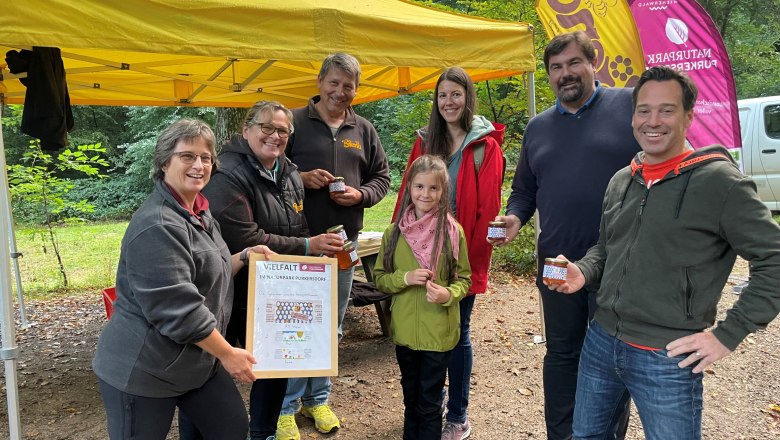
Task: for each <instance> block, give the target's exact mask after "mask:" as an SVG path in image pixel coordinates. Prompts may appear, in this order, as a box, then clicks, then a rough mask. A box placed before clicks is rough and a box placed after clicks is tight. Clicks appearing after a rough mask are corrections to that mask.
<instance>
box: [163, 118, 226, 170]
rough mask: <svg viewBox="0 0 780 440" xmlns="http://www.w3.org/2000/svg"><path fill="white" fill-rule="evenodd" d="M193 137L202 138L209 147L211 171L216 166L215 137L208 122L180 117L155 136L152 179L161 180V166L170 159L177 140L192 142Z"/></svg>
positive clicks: (166, 163)
mask: <svg viewBox="0 0 780 440" xmlns="http://www.w3.org/2000/svg"><path fill="white" fill-rule="evenodd" d="M195 139H203V140H205V141H206V144H207V145H208V147H209V153H211V157H212V162H211V163H212V171H213V170H214V169H216V167H217V152H216V144H217V138H216V137H215V136H214V132H213V131H212V130H211V127H209V125H208V124H206V123H205V122H203V121H198V120H197V119H180V120H178V121H176V122H174V123H173V124H171V125H169V126H168V127H167V128H166V129H165V130H163V132H162V133H160V137H158V138H157V145H155V147H154V158H153V160H152V179H159V180H163V179H164V178H165V171H163V167H165V166H166V165H168V162H170V161H171V158H172V157H173V153H174V152H175V151H176V144H177V143H179V141H184V142H192V141H193V140H195Z"/></svg>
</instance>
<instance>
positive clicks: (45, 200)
mask: <svg viewBox="0 0 780 440" xmlns="http://www.w3.org/2000/svg"><path fill="white" fill-rule="evenodd" d="M103 153H105V148H103V147H101V146H100V144H95V145H80V146H78V147H76V148H75V149H66V150H65V151H63V152H62V153H59V154H58V155H56V156H54V155H52V154H49V153H47V152H44V151H43V150H41V146H40V142H39V141H37V140H33V141H30V143H29V146H28V151H27V152H26V153H24V155H23V157H22V162H23V163H21V164H14V165H9V166H8V167H7V168H8V183H9V186H10V191H11V198H12V201H14V202H19V204H17V206H22V207H24V208H28V209H30V211H31V212H32V213H33V215H34V214H35V213H37V214H38V222H39V223H41V224H43V225H45V226H46V229H47V232H48V240H49V243H50V244H51V247H52V250H53V251H54V253H55V255H56V257H57V261H58V263H59V267H60V274H61V275H62V282H63V286H64V287H68V276H67V273H66V271H65V265H64V263H63V261H62V257H61V255H60V252H59V246H58V243H57V235H56V233H55V231H54V228H53V225H54V223H55V222H57V221H60V220H74V218H68V219H65V218H62V216H61V214H62V213H63V212H64V211H65V210H66V209H67V210H70V211H71V212H77V213H86V212H91V211H92V210H93V209H94V207H93V206H92V205H90V204H89V203H87V201H86V200H83V199H82V200H79V201H72V200H68V199H67V198H66V197H65V195H66V194H67V193H68V192H69V191H70V190H71V189H73V186H74V184H73V182H72V181H71V180H70V179H67V178H64V177H62V175H63V174H66V173H76V174H81V175H85V176H88V177H96V178H99V177H104V175H103V174H101V172H100V168H99V167H107V166H108V161H106V160H105V159H104V158H103V157H102V154H103ZM22 203H23V204H22ZM28 213H29V212H28Z"/></svg>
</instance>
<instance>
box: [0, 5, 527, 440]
mask: <svg viewBox="0 0 780 440" xmlns="http://www.w3.org/2000/svg"><path fill="white" fill-rule="evenodd" d="M0 11H2V12H1V13H0V55H4V54H5V52H7V51H8V50H13V49H25V48H30V47H32V46H51V47H58V48H60V49H61V50H62V55H63V61H64V65H65V69H66V74H67V81H68V88H69V91H70V97H71V102H72V103H73V104H94V105H154V106H173V105H186V106H214V107H219V106H222V107H248V106H250V105H251V104H252V103H254V102H256V101H258V100H261V99H274V100H278V101H281V102H283V103H284V104H286V105H287V106H289V107H298V106H302V105H304V104H305V102H306V100H307V99H308V98H309V97H310V96H313V95H315V94H316V93H317V92H316V84H315V83H316V81H315V80H316V77H317V73H318V71H319V66H320V62H321V61H322V59H323V58H325V56H326V55H328V54H329V53H332V52H337V51H343V52H348V53H350V54H352V55H354V56H356V57H357V58H358V60H359V61H360V62H361V65H362V68H363V76H362V78H361V86H360V88H359V89H358V96H357V98H356V99H355V103H359V102H366V101H371V100H376V99H381V98H386V97H391V96H395V95H398V94H404V93H409V92H414V91H418V90H425V89H431V88H433V86H434V85H435V81H436V79H437V77H438V76H439V74H440V72H441V71H442V70H443V69H444V68H447V67H450V66H454V65H459V66H461V67H463V68H465V69H466V70H467V71H468V72H469V74H470V75H471V77H472V78H473V79H474V80H475V81H482V80H487V79H493V78H502V77H507V76H511V75H518V74H522V73H532V72H533V71H534V70H535V68H536V62H535V59H534V46H533V31H532V29H531V27H530V26H529V25H528V24H525V23H507V22H500V21H494V20H487V19H482V18H475V17H467V16H462V15H458V14H451V13H447V12H442V11H438V10H434V9H430V8H426V7H422V6H419V5H415V4H412V3H409V2H405V1H394V0H296V1H294V2H282V1H279V0H273V1H267V0H76V1H74V0H25V1H6V2H4V3H3V5H2V6H0ZM3 58H4V57H3V56H0V103H5V104H21V103H23V102H24V95H25V89H24V87H23V86H22V85H21V83H20V82H19V80H18V79H19V78H20V75H14V74H11V73H10V72H9V71H8V69H7V67H6V66H5V65H4V64H3V62H4V60H3ZM22 75H23V74H22ZM531 80H533V75H531ZM529 103H530V105H531V113H533V111H534V107H533V86H531V87H529ZM0 108H1V107H0ZM1 128H2V127H1V126H0V129H1ZM7 186H8V185H7V178H6V174H5V158H4V152H3V142H2V133H1V132H0V216H2V217H3V220H2V221H0V237H2V238H0V239H4V237H8V236H9V235H10V234H9V232H10V229H9V226H10V225H9V224H8V222H7V221H6V220H5V219H6V218H8V217H9V214H10V210H9V200H8V191H7ZM8 251H9V249H8V246H0V324H2V331H0V333H2V350H0V359H3V360H4V363H5V373H6V374H5V381H6V390H7V397H8V422H9V423H8V426H9V431H10V439H11V440H17V439H19V438H21V423H20V419H19V407H18V387H17V373H16V362H17V358H18V347H17V346H16V333H15V329H14V320H13V307H12V299H11V285H10V279H11V275H10V271H9V266H10V265H9V261H10V255H9V252H8Z"/></svg>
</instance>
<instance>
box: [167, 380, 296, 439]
mask: <svg viewBox="0 0 780 440" xmlns="http://www.w3.org/2000/svg"><path fill="white" fill-rule="evenodd" d="M286 391H287V378H282V379H257V380H256V381H255V382H254V383H253V384H252V390H251V391H250V392H249V438H250V439H251V440H266V439H267V438H268V437H271V436H272V435H274V434H276V422H277V421H278V420H279V412H280V411H281V410H282V401H283V400H284V393H285V392H286ZM179 438H180V439H181V440H204V437H203V435H201V433H200V432H198V429H197V428H196V427H195V423H194V422H193V421H192V420H191V418H190V417H188V416H187V414H184V413H182V412H179Z"/></svg>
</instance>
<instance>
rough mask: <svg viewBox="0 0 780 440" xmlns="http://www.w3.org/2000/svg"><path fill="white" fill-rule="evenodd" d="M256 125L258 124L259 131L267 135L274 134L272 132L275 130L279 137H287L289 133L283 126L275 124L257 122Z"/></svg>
mask: <svg viewBox="0 0 780 440" xmlns="http://www.w3.org/2000/svg"><path fill="white" fill-rule="evenodd" d="M257 125H258V126H260V131H262V132H263V133H265V134H267V135H269V136H270V135H272V134H274V132H277V133H279V137H280V138H286V137H289V136H290V133H291V131H290V130H289V129H287V128H285V127H277V126H275V125H271V124H263V123H260V122H258V123H257Z"/></svg>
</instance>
